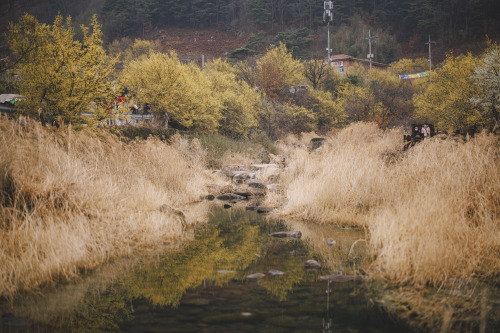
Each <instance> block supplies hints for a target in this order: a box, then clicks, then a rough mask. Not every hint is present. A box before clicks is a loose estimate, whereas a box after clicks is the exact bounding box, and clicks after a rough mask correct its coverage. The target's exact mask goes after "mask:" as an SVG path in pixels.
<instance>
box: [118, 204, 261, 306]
mask: <svg viewBox="0 0 500 333" xmlns="http://www.w3.org/2000/svg"><path fill="white" fill-rule="evenodd" d="M235 215H239V214H235ZM236 218H237V219H238V221H237V223H236V221H234V222H232V223H231V219H236ZM214 219H216V220H215V221H213V222H215V223H212V224H210V225H209V226H208V227H207V228H206V229H205V230H204V231H203V232H202V233H201V234H200V235H199V236H198V237H197V239H196V240H195V241H194V242H193V243H192V244H190V245H189V246H188V247H187V248H185V249H184V250H183V251H181V252H179V253H176V254H174V255H172V256H168V257H166V258H163V259H161V260H160V261H159V262H157V263H156V264H147V265H144V266H143V267H141V268H139V269H138V270H136V271H135V272H134V273H133V274H131V275H129V276H127V277H126V278H125V280H124V284H125V285H127V289H128V292H129V293H130V295H131V296H132V297H134V298H138V297H144V298H147V299H149V300H150V301H151V303H152V304H154V305H169V306H173V307H177V306H178V305H179V302H180V300H181V298H182V295H183V294H184V293H185V291H186V290H187V289H189V288H195V287H197V286H199V285H201V284H202V283H203V281H208V282H210V283H213V284H214V285H215V286H222V285H224V284H226V283H227V282H228V281H229V280H231V279H234V278H243V277H242V270H244V269H245V268H246V267H248V266H249V265H250V264H251V263H252V262H254V261H256V260H257V256H256V254H259V251H260V244H261V242H262V237H263V235H262V234H260V233H259V227H258V226H256V225H251V224H250V220H249V218H248V216H232V214H231V215H227V214H226V215H225V216H224V215H222V214H220V213H216V214H215V215H213V217H212V219H211V220H214ZM218 270H229V271H235V273H234V274H219V273H217V271H218Z"/></svg>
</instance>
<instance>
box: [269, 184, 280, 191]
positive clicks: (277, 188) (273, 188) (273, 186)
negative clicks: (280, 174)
mask: <svg viewBox="0 0 500 333" xmlns="http://www.w3.org/2000/svg"><path fill="white" fill-rule="evenodd" d="M266 188H267V189H268V190H269V191H271V192H280V191H281V185H280V184H269V185H267V186H266Z"/></svg>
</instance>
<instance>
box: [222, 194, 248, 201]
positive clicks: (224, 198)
mask: <svg viewBox="0 0 500 333" xmlns="http://www.w3.org/2000/svg"><path fill="white" fill-rule="evenodd" d="M216 198H217V199H218V200H221V201H229V200H245V199H246V198H245V197H244V196H242V195H238V194H234V193H224V194H221V195H218V196H217V197H216Z"/></svg>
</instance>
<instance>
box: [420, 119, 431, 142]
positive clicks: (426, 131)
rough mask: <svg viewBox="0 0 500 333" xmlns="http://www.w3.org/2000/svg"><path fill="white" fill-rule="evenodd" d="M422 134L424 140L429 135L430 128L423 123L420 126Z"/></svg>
mask: <svg viewBox="0 0 500 333" xmlns="http://www.w3.org/2000/svg"><path fill="white" fill-rule="evenodd" d="M422 135H423V136H424V140H427V139H428V138H430V136H431V128H430V127H429V125H427V124H425V123H424V126H422Z"/></svg>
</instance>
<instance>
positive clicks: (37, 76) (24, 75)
mask: <svg viewBox="0 0 500 333" xmlns="http://www.w3.org/2000/svg"><path fill="white" fill-rule="evenodd" d="M81 29H82V32H83V40H82V41H79V40H76V39H75V33H74V30H73V28H72V27H71V18H69V17H68V18H67V19H66V20H64V19H63V18H62V16H61V15H58V16H57V17H56V18H55V20H54V24H53V25H48V24H43V23H40V22H38V20H37V19H36V18H35V17H33V16H31V15H28V14H25V15H24V16H23V17H21V18H20V19H19V21H18V22H17V23H11V24H10V25H9V31H8V34H7V41H8V43H9V46H10V49H11V51H12V58H13V60H12V61H13V68H14V70H15V72H16V73H17V74H18V75H19V77H20V78H21V79H20V81H19V82H18V88H19V92H20V94H21V95H23V101H22V102H21V103H20V104H19V106H20V110H21V112H22V113H23V114H26V115H29V116H32V117H36V118H38V119H40V120H41V121H42V122H43V123H45V124H55V125H60V124H61V123H79V122H81V121H82V120H83V119H82V117H81V116H82V113H84V112H93V113H94V114H95V115H96V116H97V118H103V117H106V116H107V115H106V113H105V112H106V111H105V105H106V103H108V102H110V101H111V95H112V91H111V75H112V72H113V68H114V60H110V59H109V58H108V57H107V56H106V53H105V51H104V49H103V47H102V32H101V27H100V25H99V23H98V22H97V17H96V16H93V17H92V21H91V24H90V27H85V26H83V25H82V26H81ZM88 119H90V118H88Z"/></svg>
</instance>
